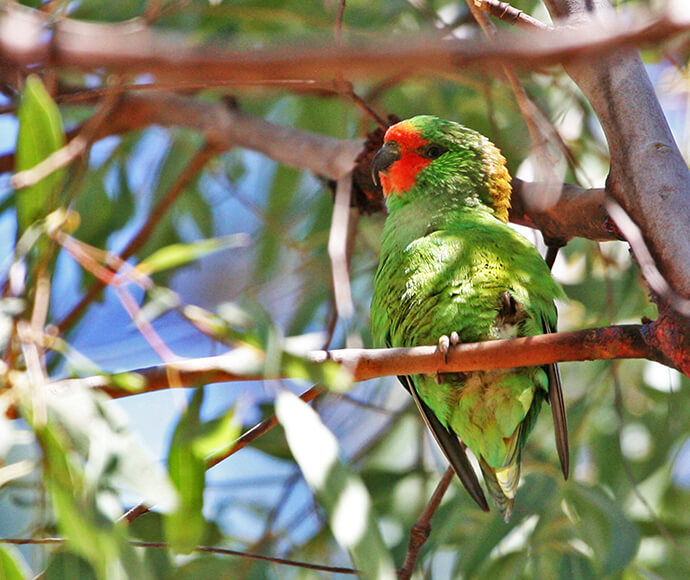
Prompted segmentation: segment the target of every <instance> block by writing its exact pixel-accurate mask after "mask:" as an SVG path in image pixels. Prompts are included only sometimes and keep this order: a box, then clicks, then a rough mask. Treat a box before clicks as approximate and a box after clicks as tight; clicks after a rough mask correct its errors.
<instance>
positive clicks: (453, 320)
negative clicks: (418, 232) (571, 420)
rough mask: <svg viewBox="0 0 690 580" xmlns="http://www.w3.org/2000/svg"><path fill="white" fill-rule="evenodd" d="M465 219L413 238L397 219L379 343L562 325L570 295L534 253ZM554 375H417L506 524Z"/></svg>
mask: <svg viewBox="0 0 690 580" xmlns="http://www.w3.org/2000/svg"><path fill="white" fill-rule="evenodd" d="M459 213H462V212H459ZM463 218H464V219H462V220H458V221H456V222H455V223H453V224H449V225H448V226H447V227H445V228H444V229H439V230H435V231H432V232H431V233H429V234H428V235H422V236H420V237H416V238H415V237H413V239H409V236H410V234H411V231H412V230H413V229H414V228H413V224H410V223H409V221H407V220H406V222H405V223H404V224H403V225H401V228H400V231H398V230H397V228H396V225H397V224H396V220H395V216H391V217H389V218H388V222H387V224H386V226H387V227H386V230H387V231H386V232H385V233H384V240H383V248H382V258H381V263H380V266H379V270H378V272H377V276H376V282H375V293H374V299H373V302H372V330H373V336H374V339H375V341H376V343H377V344H378V345H381V346H383V345H385V344H390V345H392V346H415V345H424V344H426V345H431V344H436V343H437V341H438V338H439V337H440V336H441V335H444V334H445V335H449V334H450V333H451V332H453V331H456V332H458V334H459V336H460V339H461V342H466V343H467V342H477V341H483V340H491V339H497V338H511V337H516V336H531V335H535V334H542V333H543V332H544V330H545V325H546V327H547V328H550V327H554V326H555V323H556V309H555V306H554V299H555V298H557V297H559V296H560V295H561V290H560V288H559V287H558V285H557V284H556V283H555V282H554V281H553V279H552V278H551V275H550V272H549V270H548V267H547V266H546V264H545V263H544V261H543V260H542V258H541V256H540V255H539V253H538V252H537V250H536V249H535V248H534V246H532V245H531V244H530V243H529V242H527V240H525V239H524V238H522V236H520V235H519V234H517V233H516V232H515V231H513V230H512V229H510V228H509V227H508V226H506V225H505V224H503V223H501V222H499V221H498V220H496V219H495V218H493V217H492V216H490V215H488V214H486V215H485V214H482V212H474V213H473V214H470V215H464V216H463ZM401 234H402V235H401ZM406 237H407V238H408V239H405V238H406ZM506 297H508V300H509V301H510V308H508V311H510V312H511V314H510V315H508V314H505V313H506V300H507V299H506ZM547 371H548V369H547V368H542V367H525V368H520V369H507V370H494V371H483V372H473V373H457V374H456V373H453V374H448V375H445V376H444V377H443V379H444V380H443V381H442V382H441V384H438V383H437V381H436V380H435V377H434V376H430V375H420V376H416V377H414V384H415V386H416V390H417V393H418V395H419V398H420V399H421V401H422V402H423V403H424V404H425V405H426V406H428V408H429V409H430V410H431V411H432V412H433V413H434V414H435V416H436V417H437V418H438V420H439V422H440V424H441V425H442V426H443V427H444V428H446V429H448V430H449V431H451V432H453V433H454V434H455V435H456V436H458V437H459V438H460V439H461V440H462V441H463V442H464V443H465V444H466V445H467V447H469V449H470V450H472V452H473V453H474V454H475V456H476V457H477V458H478V460H479V464H480V467H481V470H482V472H483V475H484V480H485V484H486V486H487V490H488V491H489V493H490V495H491V496H492V498H493V500H494V502H495V503H496V505H497V506H498V507H499V510H500V511H501V512H502V514H503V515H504V517H506V518H507V517H509V516H510V512H511V511H512V503H513V498H514V497H515V492H516V490H517V485H518V483H519V479H520V456H521V452H522V449H523V447H524V445H525V441H526V439H527V436H528V434H529V432H530V431H531V429H532V425H533V424H534V421H535V419H536V416H537V415H538V413H539V409H540V407H541V403H542V401H543V400H544V399H545V398H547V396H548V394H549V382H550V379H552V377H551V376H550V375H549V373H548V372H547ZM558 392H559V393H560V387H559V388H558ZM560 401H561V402H562V396H560ZM560 409H562V405H561V407H560ZM558 415H559V417H561V416H563V417H564V415H561V413H560V411H559V414H558ZM437 440H438V438H437ZM566 441H567V440H566ZM561 447H562V446H559V455H561V456H562V453H561ZM565 449H566V452H567V443H566V447H565Z"/></svg>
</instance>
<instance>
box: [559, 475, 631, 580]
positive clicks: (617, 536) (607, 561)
mask: <svg viewBox="0 0 690 580" xmlns="http://www.w3.org/2000/svg"><path fill="white" fill-rule="evenodd" d="M566 499H567V501H568V502H570V503H571V506H572V508H573V510H574V513H575V514H576V517H577V518H578V521H577V522H576V526H577V528H578V530H579V532H580V537H581V538H582V539H583V540H585V541H586V542H587V544H588V545H589V546H590V547H591V548H592V550H593V552H594V554H595V555H596V559H597V561H598V563H599V569H600V572H601V574H605V575H608V574H614V573H616V572H619V571H621V570H623V569H624V568H625V566H626V565H627V564H628V563H629V562H630V561H631V560H632V559H633V558H634V557H635V553H636V552H637V547H638V544H639V541H640V538H639V533H638V531H637V529H636V528H635V525H634V524H633V523H632V522H631V521H630V520H629V519H628V518H627V517H626V516H625V514H624V513H623V511H622V510H621V508H620V506H619V505H618V504H617V503H616V502H615V501H613V500H612V499H611V498H610V497H609V496H607V495H606V494H604V493H603V492H601V491H599V490H597V489H593V488H590V487H586V486H584V485H581V484H577V483H575V482H573V483H571V484H570V485H569V486H568V487H567V493H566Z"/></svg>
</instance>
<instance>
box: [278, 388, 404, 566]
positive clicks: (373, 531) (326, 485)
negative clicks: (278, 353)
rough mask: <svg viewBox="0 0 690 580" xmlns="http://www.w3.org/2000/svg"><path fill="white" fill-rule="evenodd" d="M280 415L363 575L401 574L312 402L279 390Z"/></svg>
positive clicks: (305, 470) (331, 521)
mask: <svg viewBox="0 0 690 580" xmlns="http://www.w3.org/2000/svg"><path fill="white" fill-rule="evenodd" d="M276 415H277V416H278V420H279V421H280V423H281V424H282V425H283V428H284V429H285V435H286V437H287V441H288V445H289V446H290V450H291V451H292V454H293V455H294V457H295V460H296V461H297V463H298V464H299V466H300V469H301V470H302V474H303V475H304V478H305V479H306V480H307V483H308V484H309V486H310V487H311V488H312V490H313V491H314V493H315V495H316V497H317V498H318V499H319V501H320V503H321V505H322V506H323V507H324V509H325V510H326V512H327V513H328V521H329V524H330V527H331V531H332V532H333V535H334V536H335V539H336V540H337V541H338V543H339V544H340V545H341V546H342V547H343V548H344V549H345V550H348V551H349V552H350V553H351V554H352V559H353V560H354V563H355V566H356V568H357V569H358V570H359V573H360V576H361V577H362V578H366V579H381V580H383V579H387V578H391V579H392V578H395V567H394V565H393V562H392V560H391V557H390V554H389V552H388V549H387V548H386V545H385V543H384V541H383V539H382V538H381V535H380V533H379V530H378V523H377V516H376V514H375V513H374V511H373V507H372V501H371V498H370V497H369V493H368V492H367V489H366V487H365V486H364V484H363V483H362V480H361V479H360V478H359V477H358V476H356V475H355V474H354V473H353V472H351V471H350V470H349V469H348V468H347V467H346V466H345V465H344V464H343V463H342V462H341V461H340V459H339V457H338V454H339V451H338V443H337V441H336V439H335V437H334V436H333V434H332V433H331V432H330V431H329V430H328V428H327V427H326V426H325V425H324V424H323V423H322V422H321V419H320V418H319V416H318V415H317V414H316V413H315V412H314V410H313V409H312V408H311V407H310V406H309V405H307V404H306V403H304V402H303V401H302V400H301V399H299V397H296V396H295V395H293V394H292V393H290V392H289V391H281V392H280V393H279V394H278V397H277V400H276Z"/></svg>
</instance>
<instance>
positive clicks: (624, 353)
mask: <svg viewBox="0 0 690 580" xmlns="http://www.w3.org/2000/svg"><path fill="white" fill-rule="evenodd" d="M648 332H649V330H648V329H647V328H646V327H645V326H639V325H621V326H607V327H603V328H593V329H588V330H579V331H575V332H563V333H556V334H542V335H539V336H530V337H526V338H514V339H510V340H492V341H488V342H478V343H473V344H462V345H459V346H457V347H454V348H453V349H451V352H450V353H449V356H448V362H447V364H446V363H444V362H443V356H442V355H440V354H439V352H438V350H437V348H436V347H435V346H417V347H413V348H390V349H359V348H351V349H339V350H330V351H326V350H319V351H313V352H311V353H310V354H309V355H308V358H309V359H310V360H311V361H312V362H314V363H324V362H326V361H334V362H337V363H338V364H340V365H342V366H343V367H345V368H346V369H347V370H348V371H349V372H350V373H351V375H352V380H354V381H365V380H368V379H373V378H377V377H383V376H390V375H409V374H415V373H430V374H433V373H436V372H443V373H450V372H468V371H477V370H488V369H499V368H512V367H522V366H536V365H544V364H548V363H552V362H565V361H585V360H608V359H629V358H646V359H649V360H654V361H658V362H661V363H663V364H669V361H668V359H667V358H666V357H665V356H664V354H663V353H661V352H660V351H659V350H657V349H656V348H655V347H654V346H650V344H648V343H647V342H646V338H645V337H646V333H648ZM240 366H241V368H242V370H241V371H240V370H239V369H240ZM261 366H262V359H261V355H260V353H258V352H254V351H251V352H248V351H246V349H245V351H244V352H238V351H231V352H230V353H228V354H225V355H220V356H212V357H202V358H196V359H188V360H184V361H179V362H174V363H168V364H162V365H158V366H154V367H148V368H144V369H137V370H133V371H131V372H132V373H136V374H138V375H139V376H140V377H141V378H143V379H144V380H145V384H146V387H145V388H144V391H145V392H150V391H155V390H160V389H166V388H168V387H169V379H168V377H169V376H170V373H171V372H174V373H175V375H176V381H177V383H176V384H177V385H179V386H183V387H191V386H196V385H200V384H209V383H220V382H229V381H248V380H262V379H267V378H273V379H276V378H289V377H284V376H282V375H280V374H279V375H275V376H274V375H271V376H267V375H265V374H263V373H262V372H261ZM233 368H237V369H238V371H237V372H233ZM248 368H249V369H253V370H250V371H247V370H246V369H248ZM679 370H681V371H683V370H684V369H679ZM689 370H690V369H685V372H688V371H689ZM76 385H80V386H83V387H90V388H99V389H102V390H104V391H106V392H108V393H109V394H110V395H111V396H112V397H115V398H117V397H124V396H128V395H132V394H136V393H133V392H132V391H125V390H123V389H121V388H119V387H117V385H116V381H114V380H113V379H111V378H110V377H108V376H93V377H88V378H84V379H66V380H61V381H56V382H53V383H51V384H50V386H51V387H52V388H54V389H58V390H59V389H64V388H70V387H71V386H76Z"/></svg>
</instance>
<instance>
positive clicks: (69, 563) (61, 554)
mask: <svg viewBox="0 0 690 580" xmlns="http://www.w3.org/2000/svg"><path fill="white" fill-rule="evenodd" d="M43 578H45V580H71V579H73V578H78V579H79V580H98V576H97V575H96V572H94V569H93V568H92V567H91V565H90V564H89V563H88V562H87V561H86V560H84V559H83V558H81V557H80V556H78V555H77V554H75V553H74V552H70V551H68V550H59V551H58V552H55V553H54V554H53V555H52V556H51V558H50V560H49V561H48V567H47V568H46V571H45V573H44V575H43Z"/></svg>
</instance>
